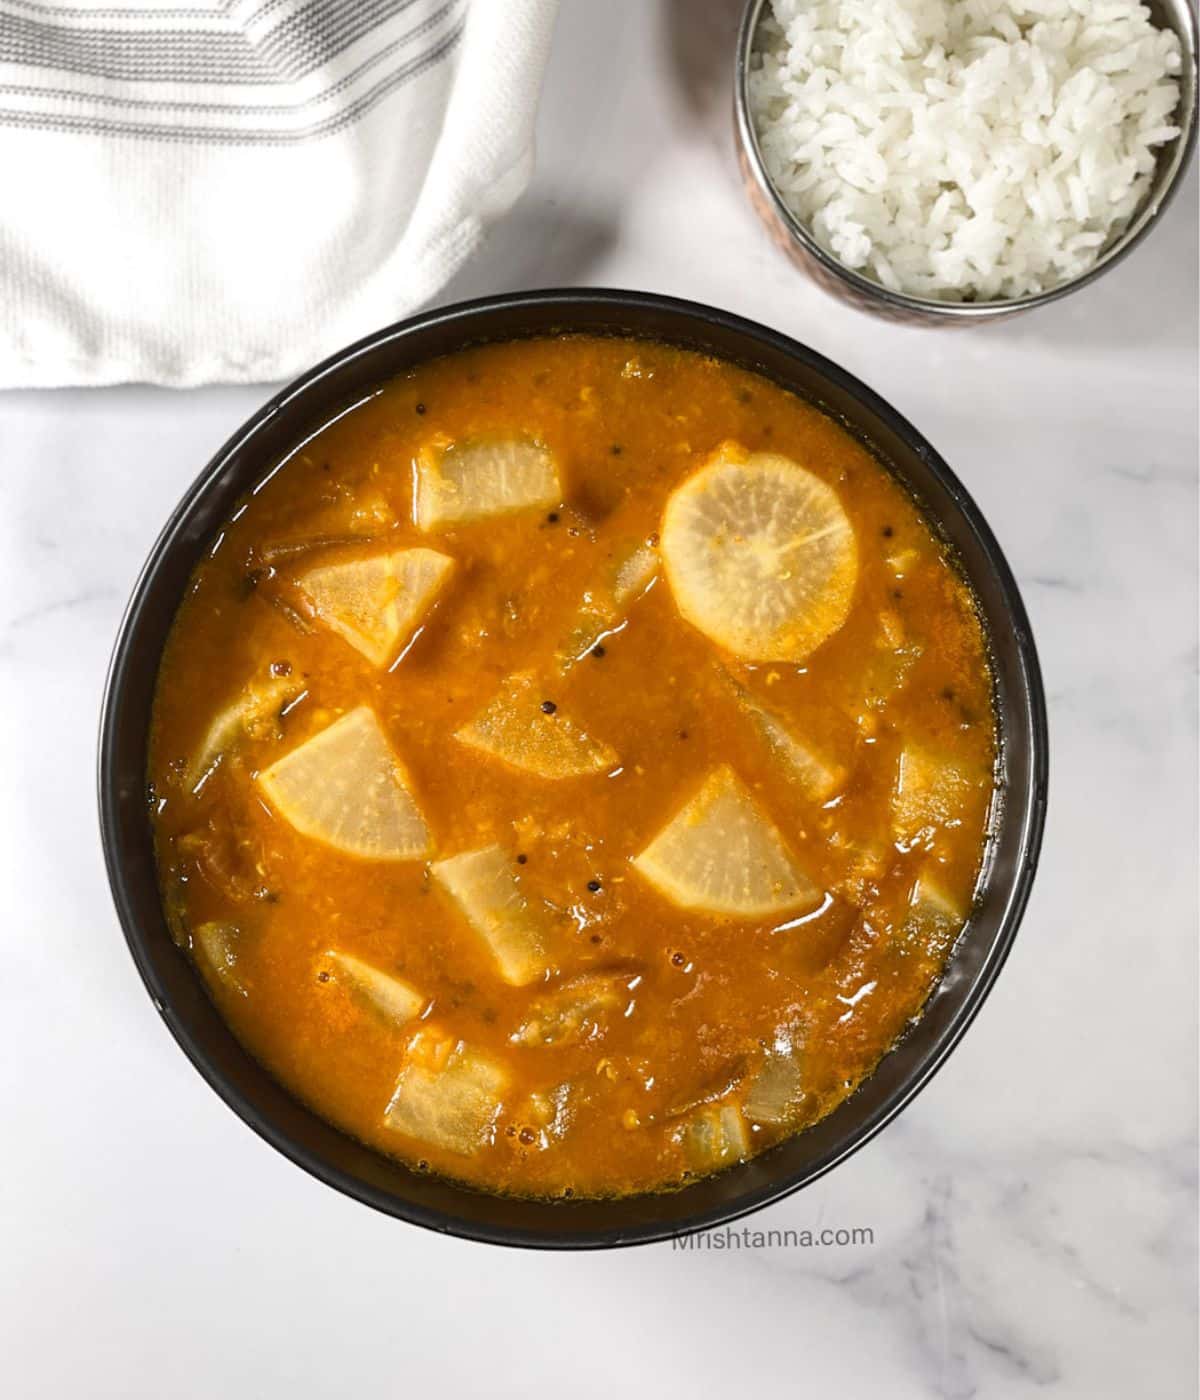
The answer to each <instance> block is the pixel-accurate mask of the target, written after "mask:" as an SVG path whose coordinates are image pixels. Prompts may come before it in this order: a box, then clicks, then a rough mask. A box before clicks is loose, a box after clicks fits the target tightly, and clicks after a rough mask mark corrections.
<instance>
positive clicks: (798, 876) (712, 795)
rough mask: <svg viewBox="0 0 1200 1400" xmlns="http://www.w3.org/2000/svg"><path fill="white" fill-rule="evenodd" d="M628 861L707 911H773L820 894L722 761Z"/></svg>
mask: <svg viewBox="0 0 1200 1400" xmlns="http://www.w3.org/2000/svg"><path fill="white" fill-rule="evenodd" d="M633 867H634V869H635V870H637V871H638V873H639V874H641V875H642V876H644V877H645V878H646V879H647V880H649V881H650V883H651V884H652V885H654V886H656V888H657V889H659V890H660V891H661V892H662V893H663V894H664V895H666V897H667V898H668V899H669V900H671V901H672V903H674V904H678V905H680V906H681V907H682V908H684V909H700V910H703V911H705V912H706V913H709V914H734V915H739V916H741V917H744V918H750V917H753V916H761V915H775V914H782V913H785V912H787V911H788V910H791V909H798V908H800V907H802V906H808V907H810V908H812V907H815V906H816V905H817V904H819V903H820V900H821V892H820V890H819V889H818V888H817V886H816V885H815V884H813V882H812V881H811V880H810V879H809V878H808V877H807V876H806V875H804V874H803V872H802V871H801V870H800V869H799V868H798V866H797V865H796V863H795V861H794V860H793V858H792V856H791V853H790V852H789V851H788V848H787V846H786V845H785V844H784V841H783V837H782V836H781V835H780V833H779V831H778V829H777V828H776V827H775V825H774V824H773V823H772V822H771V820H770V818H768V817H767V816H766V815H765V814H764V813H763V812H762V811H761V810H760V809H759V807H758V804H757V803H756V802H755V801H754V798H753V797H752V796H751V795H750V793H749V791H748V790H747V789H746V787H745V785H744V784H743V783H742V782H741V780H740V779H739V778H738V777H737V775H736V774H735V773H734V771H733V769H732V768H730V767H728V766H727V765H723V766H722V767H720V768H716V769H714V770H713V772H712V773H710V774H709V776H708V777H707V779H705V781H704V784H703V786H702V787H701V788H700V791H699V792H698V793H696V795H695V796H694V797H693V798H692V799H691V800H690V801H689V802H687V803H685V805H684V806H683V807H682V808H681V809H680V810H679V811H678V812H677V813H676V814H675V816H674V817H673V818H672V819H671V820H670V821H669V822H668V823H667V825H666V826H665V827H663V829H662V830H661V831H660V832H659V833H658V835H657V836H655V838H654V839H653V840H652V841H651V842H650V844H649V845H648V846H647V847H646V849H645V850H644V851H642V853H641V854H640V855H639V856H636V857H635V858H634V860H633Z"/></svg>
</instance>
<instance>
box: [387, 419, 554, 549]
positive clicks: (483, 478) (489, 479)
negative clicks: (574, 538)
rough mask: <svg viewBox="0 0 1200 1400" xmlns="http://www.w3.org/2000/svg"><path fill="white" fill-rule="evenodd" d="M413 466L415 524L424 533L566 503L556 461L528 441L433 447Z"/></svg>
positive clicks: (423, 451) (425, 449) (488, 440)
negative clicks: (562, 501) (562, 502)
mask: <svg viewBox="0 0 1200 1400" xmlns="http://www.w3.org/2000/svg"><path fill="white" fill-rule="evenodd" d="M413 466H414V470H415V472H416V501H415V505H414V519H415V521H416V524H417V527H418V528H419V529H421V530H436V529H438V528H440V527H443V526H448V525H464V524H469V523H471V522H472V521H475V520H486V519H488V518H490V517H492V516H497V515H511V514H513V513H515V512H518V511H524V510H538V509H540V510H546V509H547V508H548V507H550V506H555V505H558V504H559V503H560V502H561V500H562V484H561V482H560V481H559V477H558V468H557V465H556V464H555V460H554V457H553V455H552V454H551V453H550V451H549V450H548V449H547V448H545V447H543V446H542V445H541V444H540V443H536V442H531V441H529V440H528V439H525V438H503V439H498V438H486V439H485V438H481V439H478V440H476V441H473V442H464V443H442V442H438V443H431V444H429V445H428V446H426V447H423V448H422V449H421V451H420V452H419V453H418V455H417V457H416V460H415V461H414V463H413Z"/></svg>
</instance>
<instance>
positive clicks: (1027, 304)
mask: <svg viewBox="0 0 1200 1400" xmlns="http://www.w3.org/2000/svg"><path fill="white" fill-rule="evenodd" d="M767 3H768V0H749V3H748V4H747V6H746V9H745V11H744V13H743V15H742V23H741V27H740V29H739V31H738V42H737V61H736V68H735V78H734V135H735V140H736V143H737V153H738V164H739V166H740V167H741V172H742V182H743V184H744V186H745V189H746V193H747V194H748V195H749V197H750V203H751V204H752V205H753V206H754V208H755V210H756V211H757V213H758V215H759V217H760V218H761V219H762V221H763V223H764V224H765V225H766V226H767V230H768V232H769V233H770V234H771V237H772V239H773V240H774V241H775V243H777V244H778V245H779V247H780V248H782V249H783V251H784V252H785V253H786V254H787V255H788V257H789V258H791V260H792V261H793V262H794V263H795V264H796V265H797V266H798V267H801V268H803V270H804V271H805V272H807V273H808V274H809V276H811V277H812V278H813V279H814V281H816V282H817V283H818V284H819V285H820V286H822V287H823V288H824V289H825V290H826V291H827V292H831V293H832V294H833V295H834V296H836V297H840V298H841V299H842V300H843V301H848V302H850V303H851V304H852V305H854V306H858V307H861V308H863V309H864V310H866V311H872V312H874V313H875V314H876V315H878V316H883V317H886V318H887V319H888V320H892V321H900V322H904V323H906V324H909V325H939V326H945V325H973V324H976V323H978V322H981V321H996V320H1001V319H1003V318H1004V317H1008V316H1016V315H1018V314H1020V313H1021V312H1023V311H1032V310H1033V309H1034V308H1035V307H1038V306H1048V305H1049V304H1050V303H1051V302H1054V301H1058V300H1059V298H1061V297H1065V296H1068V295H1069V294H1070V293H1071V292H1076V291H1078V290H1079V289H1080V288H1082V287H1086V286H1087V285H1088V284H1089V283H1091V282H1094V281H1095V280H1096V279H1097V278H1098V277H1100V276H1102V275H1103V274H1104V273H1105V272H1107V271H1109V269H1110V268H1113V267H1116V265H1117V264H1118V263H1119V262H1120V261H1121V260H1122V259H1123V258H1125V257H1126V256H1128V254H1129V253H1131V252H1132V251H1133V250H1134V248H1136V247H1137V246H1138V244H1139V243H1141V242H1142V240H1143V239H1144V238H1145V237H1146V236H1147V235H1148V234H1149V232H1150V230H1151V229H1152V228H1154V226H1155V225H1156V224H1157V223H1158V221H1159V219H1160V218H1161V216H1162V213H1163V211H1164V210H1165V209H1166V207H1167V205H1168V204H1169V203H1170V202H1171V199H1172V197H1173V196H1174V194H1175V192H1176V190H1177V189H1178V188H1179V185H1180V183H1181V182H1182V179H1183V176H1184V173H1185V172H1186V170H1187V167H1188V163H1189V161H1190V160H1191V157H1192V152H1193V150H1194V149H1195V145H1196V94H1197V81H1196V53H1197V49H1198V48H1200V40H1198V37H1197V27H1196V14H1195V11H1194V10H1193V8H1192V4H1191V0H1144V3H1145V4H1147V5H1148V7H1149V9H1150V11H1151V13H1152V15H1153V16H1154V19H1155V21H1156V23H1157V24H1158V25H1159V26H1160V27H1166V28H1171V29H1173V30H1174V31H1175V32H1176V33H1177V34H1178V35H1179V41H1180V44H1181V45H1182V48H1183V65H1182V72H1181V73H1180V74H1179V86H1180V98H1179V109H1178V111H1177V113H1176V116H1175V125H1177V126H1178V127H1179V128H1180V132H1179V135H1178V136H1177V137H1176V138H1175V139H1174V140H1173V141H1171V142H1170V143H1169V144H1168V145H1166V146H1164V147H1162V148H1161V150H1160V151H1159V154H1158V161H1157V165H1156V167H1155V171H1154V177H1153V181H1152V183H1151V186H1150V189H1149V191H1148V192H1147V195H1146V198H1145V200H1144V202H1143V204H1142V206H1141V209H1140V210H1139V211H1138V213H1137V214H1136V216H1135V217H1134V218H1133V219H1131V220H1130V222H1129V225H1128V226H1127V227H1126V229H1125V230H1124V231H1123V232H1122V233H1121V235H1120V236H1119V237H1118V238H1117V239H1116V240H1115V241H1114V242H1113V243H1112V244H1111V245H1110V246H1109V247H1108V248H1107V249H1105V251H1104V253H1103V254H1102V255H1101V257H1100V258H1099V259H1098V260H1097V261H1096V263H1095V265H1094V266H1093V267H1090V268H1089V269H1088V270H1087V272H1085V273H1082V274H1081V275H1080V276H1079V277H1074V278H1071V279H1070V280H1069V281H1067V282H1062V283H1060V284H1059V285H1058V286H1055V287H1051V288H1050V289H1049V291H1045V292H1036V293H1032V294H1030V295H1029V296H1023V297H1012V298H1009V299H1008V300H1004V301H939V300H937V299H936V298H934V297H922V296H913V295H910V294H909V293H907V292H894V291H892V290H890V289H889V288H887V287H885V286H883V285H882V284H881V283H879V282H877V281H875V280H874V279H873V278H870V277H866V276H864V275H863V274H862V273H861V272H855V271H854V270H853V269H852V268H849V267H846V266H845V265H844V264H843V263H841V262H839V261H838V259H837V258H836V257H835V256H834V255H833V253H831V252H830V251H829V249H827V248H825V247H823V246H822V245H821V244H820V243H818V242H817V240H816V239H815V238H814V237H813V235H812V233H811V232H810V230H809V229H808V227H807V226H806V225H805V224H804V223H802V222H801V220H800V219H798V218H797V217H796V215H795V214H793V213H792V211H791V210H790V209H789V208H788V207H787V205H786V204H785V203H784V201H783V198H782V197H781V195H780V194H779V192H778V190H776V188H775V186H774V185H773V184H772V182H771V178H770V176H769V175H768V174H767V169H766V165H765V164H764V162H763V157H762V150H761V148H760V147H759V143H758V134H757V132H756V131H755V128H754V120H753V116H752V114H751V111H750V96H749V74H750V64H751V57H752V55H753V52H754V43H755V38H756V36H757V34H758V27H759V21H760V19H761V17H762V12H763V9H764V7H765V6H766V4H767Z"/></svg>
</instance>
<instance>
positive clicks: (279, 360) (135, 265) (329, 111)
mask: <svg viewBox="0 0 1200 1400" xmlns="http://www.w3.org/2000/svg"><path fill="white" fill-rule="evenodd" d="M556 4H557V0H178V3H174V4H171V3H164V0H142V3H140V4H129V5H114V4H112V3H111V0H108V3H105V0H72V3H70V4H67V3H35V0H0V318H2V324H0V386H6V387H12V386H51V385H63V384H111V383H116V382H120V381H126V380H142V381H150V382H153V383H157V384H171V385H191V384H202V383H206V382H212V381H224V382H231V381H256V380H273V379H281V378H286V377H288V376H290V375H292V374H294V373H296V372H298V371H299V370H301V369H303V368H304V367H305V366H307V365H309V364H311V363H313V362H314V361H316V360H318V359H320V358H321V357H322V356H324V355H326V354H328V353H329V352H331V351H333V350H335V349H337V348H338V346H340V345H343V344H345V343H346V342H347V341H350V340H353V339H355V338H357V337H358V336H360V335H363V334H365V333H367V332H368V331H370V330H373V329H374V328H375V327H377V326H382V325H385V324H387V323H388V322H389V321H394V320H396V319H397V318H398V317H401V316H404V315H406V314H407V313H409V312H411V311H413V310H415V309H416V308H418V307H420V306H421V305H422V304H423V303H424V302H426V301H428V300H429V298H430V297H431V296H433V295H434V294H435V293H436V292H437V291H438V289H439V288H441V287H443V286H444V285H445V284H446V282H447V281H448V280H449V279H450V277H451V276H452V275H453V274H454V272H455V271H456V270H457V269H458V268H459V267H460V266H461V265H462V263H463V261H464V260H465V259H466V258H467V257H468V256H469V255H470V253H471V252H472V251H473V249H474V248H475V247H476V246H477V245H478V243H479V241H480V239H481V238H482V236H483V234H484V232H485V230H486V229H487V227H488V225H489V224H490V223H492V222H493V221H494V220H495V219H497V218H499V217H500V216H501V215H502V214H504V213H505V212H506V211H507V210H508V209H509V207H510V206H511V205H512V204H513V202H514V201H515V200H516V199H517V198H518V196H519V195H520V194H521V192H522V191H523V190H524V188H525V186H526V184H527V183H528V180H529V177H530V174H531V171H532V161H533V124H534V117H535V114H536V108H537V99H538V94H539V91H540V87H541V80H542V74H543V70H544V67H545V62H546V57H547V53H548V50H549V44H550V31H551V28H552V25H553V21H554V12H555V8H556Z"/></svg>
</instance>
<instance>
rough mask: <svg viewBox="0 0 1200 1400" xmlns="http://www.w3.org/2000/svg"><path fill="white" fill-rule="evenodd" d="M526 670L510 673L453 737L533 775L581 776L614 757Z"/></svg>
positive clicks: (612, 762)
mask: <svg viewBox="0 0 1200 1400" xmlns="http://www.w3.org/2000/svg"><path fill="white" fill-rule="evenodd" d="M548 688H549V687H547V686H545V685H541V686H539V684H538V681H537V678H536V677H535V676H534V675H533V674H532V673H529V672H524V673H521V674H520V675H516V676H510V677H509V678H508V680H506V681H505V683H504V685H503V686H502V687H501V689H500V692H499V694H497V695H496V696H495V698H494V699H493V700H491V701H490V702H489V703H488V704H487V705H485V706H484V708H483V709H482V710H481V711H480V712H479V714H477V715H476V716H475V718H474V719H473V720H472V721H471V722H470V724H468V725H466V726H464V728H462V729H460V730H459V731H458V732H457V733H456V734H455V736H454V737H455V738H456V739H458V740H459V741H460V742H462V743H464V744H467V745H469V746H470V747H471V748H473V749H478V750H479V751H480V752H481V753H486V754H490V755H491V756H492V757H493V758H498V759H499V760H500V761H501V762H502V763H507V764H508V765H509V767H510V768H516V769H519V770H520V771H521V772H523V773H532V774H533V775H534V776H535V777H538V778H550V779H558V778H586V777H588V776H590V775H591V774H594V773H605V772H607V771H608V770H609V769H611V768H615V767H616V765H617V764H618V763H619V762H620V759H619V758H618V756H617V751H616V750H615V749H613V748H611V747H610V746H609V745H608V744H606V743H604V742H603V741H602V740H599V739H594V738H593V737H592V736H591V735H590V734H588V733H587V732H586V731H585V730H583V729H581V728H580V727H579V726H578V725H577V724H575V722H574V721H573V720H571V719H569V718H568V717H567V716H566V715H564V714H563V713H562V712H561V711H560V710H559V709H558V706H557V705H556V704H555V702H553V701H550V702H549V704H550V706H551V709H550V711H549V712H547V710H546V708H545V706H546V704H547V700H546V690H547V689H548Z"/></svg>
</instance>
